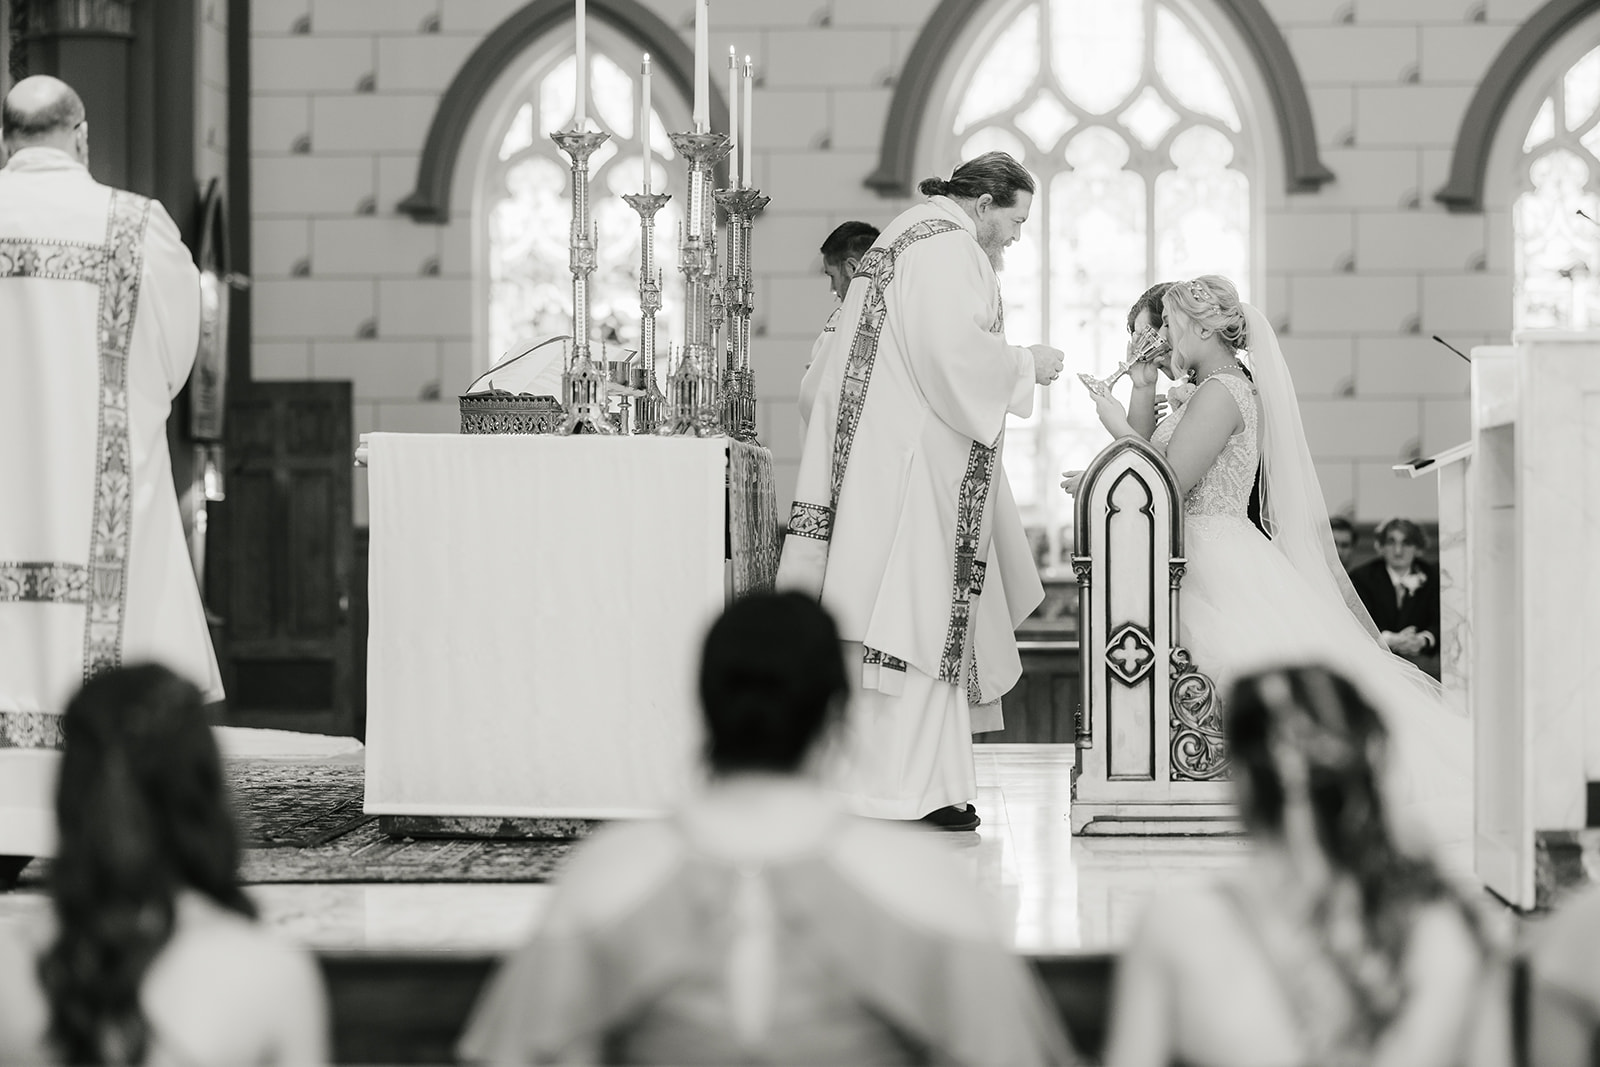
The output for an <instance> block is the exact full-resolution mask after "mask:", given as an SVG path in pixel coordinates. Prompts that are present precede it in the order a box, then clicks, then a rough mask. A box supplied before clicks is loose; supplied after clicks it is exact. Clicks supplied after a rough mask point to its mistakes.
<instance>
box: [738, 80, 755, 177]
mask: <svg viewBox="0 0 1600 1067" xmlns="http://www.w3.org/2000/svg"><path fill="white" fill-rule="evenodd" d="M755 91H756V65H755V64H754V63H752V62H751V61H750V57H749V56H745V57H744V108H743V118H744V136H743V137H741V138H740V139H739V146H740V147H741V148H742V149H743V150H744V168H743V170H742V171H741V172H740V173H741V174H743V176H744V187H745V188H747V189H749V188H754V186H755V184H756V171H755V140H754V138H753V137H751V131H752V130H754V129H755V123H754V122H753V121H752V116H754V115H755Z"/></svg>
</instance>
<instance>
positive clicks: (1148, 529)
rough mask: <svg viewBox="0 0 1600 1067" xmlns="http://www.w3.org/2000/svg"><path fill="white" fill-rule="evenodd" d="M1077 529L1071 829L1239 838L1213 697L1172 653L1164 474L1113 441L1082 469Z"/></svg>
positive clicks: (1172, 530) (1168, 477) (1127, 440)
mask: <svg viewBox="0 0 1600 1067" xmlns="http://www.w3.org/2000/svg"><path fill="white" fill-rule="evenodd" d="M1076 524H1077V540H1076V546H1077V547H1076V554H1075V555H1074V556H1073V560H1072V566H1073V570H1074V571H1076V573H1077V577H1078V598H1079V605H1080V611H1081V613H1080V616H1079V618H1080V633H1079V638H1080V649H1081V650H1080V655H1081V656H1082V666H1083V689H1082V693H1083V702H1082V704H1081V705H1080V706H1079V708H1078V713H1077V743H1078V772H1077V775H1076V777H1075V780H1074V783H1073V799H1072V815H1071V819H1072V832H1073V833H1075V834H1130V835H1154V834H1215V833H1231V832H1235V831H1237V830H1238V829H1239V825H1238V822H1237V819H1236V816H1235V812H1234V806H1233V800H1232V794H1231V787H1230V786H1229V784H1228V782H1227V781H1226V778H1227V757H1226V754H1225V753H1224V752H1223V740H1222V719H1221V714H1220V712H1221V708H1220V694H1218V693H1217V691H1216V687H1215V686H1214V685H1213V684H1212V681H1211V679H1210V678H1208V677H1207V676H1206V675H1205V674H1203V673H1202V672H1201V671H1200V669H1199V667H1200V666H1203V665H1197V664H1195V663H1193V662H1191V660H1190V657H1189V653H1188V651H1187V650H1186V649H1184V648H1183V647H1181V646H1180V645H1179V644H1178V611H1179V603H1178V588H1179V586H1180V584H1181V583H1182V581H1183V574H1184V555H1183V507H1182V501H1181V500H1180V499H1179V496H1178V483H1177V479H1176V478H1175V477H1174V476H1173V473H1172V468H1171V467H1169V466H1168V465H1167V461H1166V459H1165V458H1163V457H1162V455H1161V454H1160V453H1159V452H1157V451H1156V450H1155V448H1154V447H1152V446H1151V445H1150V443H1149V442H1148V441H1145V440H1144V439H1143V438H1139V437H1124V438H1120V439H1118V440H1117V441H1114V442H1113V443H1112V444H1111V445H1109V446H1108V447H1107V448H1106V449H1105V450H1104V451H1102V452H1101V453H1100V454H1099V455H1098V456H1096V457H1095V459H1094V462H1093V463H1091V464H1090V465H1089V469H1088V470H1087V471H1085V472H1084V475H1083V481H1082V483H1081V484H1080V485H1079V487H1078V495H1077V516H1076Z"/></svg>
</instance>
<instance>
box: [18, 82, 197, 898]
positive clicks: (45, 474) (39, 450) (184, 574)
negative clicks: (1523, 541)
mask: <svg viewBox="0 0 1600 1067" xmlns="http://www.w3.org/2000/svg"><path fill="white" fill-rule="evenodd" d="M0 123H3V127H4V130H3V133H4V139H5V145H6V148H7V150H8V152H9V158H8V160H7V162H6V165H5V168H4V169H3V170H0V337H3V341H0V380H3V381H4V382H5V383H6V387H5V388H4V389H3V390H0V855H11V856H26V855H39V854H49V852H50V851H51V849H52V847H53V830H52V829H51V797H50V789H51V786H52V783H53V779H54V774H55V765H56V753H55V752H54V751H53V750H54V749H55V748H56V747H57V746H59V744H60V737H61V734H60V718H59V716H60V714H61V712H62V711H63V710H64V708H65V706H66V702H67V700H68V698H69V697H71V696H72V694H73V692H74V691H75V690H76V688H77V687H78V686H79V685H81V684H82V683H83V681H84V680H85V679H87V678H88V677H90V676H91V675H93V674H95V673H96V672H98V671H101V670H104V669H106V668H108V667H115V666H117V665H119V664H122V663H131V662H135V661H139V660H158V661H160V662H162V663H164V664H166V665H167V666H168V667H170V668H172V669H173V670H176V671H178V672H179V673H181V674H183V675H185V676H187V677H188V678H189V679H190V680H191V681H193V682H194V683H195V684H196V685H198V686H199V687H200V689H201V691H202V692H203V693H204V694H205V697H206V699H207V700H220V699H221V698H222V681H221V676H220V675H219V673H218V671H217V661H216V656H215V654H214V652H213V650H212V647H211V638H210V635H209V633H208V631H207V629H206V620H205V613H204V610H203V608H202V606H201V602H200V594H199V590H198V588H197V587H196V584H195V577H194V571H193V569H192V567H191V565H190V562H189V555H188V551H187V549H186V547H185V543H184V537H183V527H182V521H181V519H180V518H179V512H178V501H177V494H176V492H175V490H174V488H173V481H172V463H171V457H170V456H169V454H168V451H167V437H166V424H167V416H168V413H169V412H170V410H171V405H172V398H173V397H174V396H176V395H177V393H178V390H179V389H181V388H182V387H183V383H184V381H185V380H186V379H187V378H188V376H189V369H190V366H191V365H192V363H193V361H194V357H195V349H196V346H197V344H198V339H199V329H200V288H199V275H198V273H197V271H196V269H195V266H194V263H193V261H192V259H191V257H190V255H189V252H188V250H187V249H186V248H184V246H183V242H182V241H181V239H180V238H179V235H178V228H177V227H176V226H175V225H174V224H173V222H172V219H171V218H170V217H168V215H167V213H166V211H164V210H163V209H162V208H161V205H159V204H157V203H155V202H154V201H152V200H148V199H146V198H145V197H142V196H135V195H133V194H131V193H127V192H124V191H122V190H118V189H112V188H110V187H108V186H105V185H101V184H100V183H98V182H96V181H95V180H94V179H93V178H92V177H90V175H89V171H88V168H87V166H86V162H87V160H88V123H87V121H86V118H85V115H84V109H83V103H82V101H81V100H80V99H79V98H78V95H77V94H76V93H75V92H73V90H72V89H71V88H70V87H69V86H67V85H66V84H65V83H63V82H60V81H58V80H56V79H54V78H49V77H31V78H25V79H23V80H22V81H20V82H18V83H17V84H16V86H14V87H13V88H12V90H11V92H10V93H9V94H8V95H7V96H6V99H5V106H4V111H3V114H0ZM4 866H5V864H4V863H3V862H0V868H3V867H4ZM5 873H6V872H5V870H3V869H0V880H3V878H4V875H5Z"/></svg>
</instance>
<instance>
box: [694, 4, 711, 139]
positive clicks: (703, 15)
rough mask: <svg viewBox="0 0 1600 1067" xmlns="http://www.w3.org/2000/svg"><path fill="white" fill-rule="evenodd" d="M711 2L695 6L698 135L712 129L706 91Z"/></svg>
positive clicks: (709, 65) (695, 99) (708, 73)
mask: <svg viewBox="0 0 1600 1067" xmlns="http://www.w3.org/2000/svg"><path fill="white" fill-rule="evenodd" d="M710 67H711V0H697V2H696V3H695V5H694V128H695V132H696V133H705V132H706V131H708V130H710V129H711V103H710V101H708V100H707V99H706V90H707V89H708V88H709V87H710V81H711V70H710Z"/></svg>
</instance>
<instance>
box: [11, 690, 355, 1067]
mask: <svg viewBox="0 0 1600 1067" xmlns="http://www.w3.org/2000/svg"><path fill="white" fill-rule="evenodd" d="M62 733H63V737H64V745H63V751H62V756H61V776H60V779H59V784H58V788H57V797H56V811H57V822H58V830H59V841H60V844H59V851H58V854H57V857H56V859H55V862H54V865H53V867H52V868H51V872H50V881H51V887H50V894H51V899H52V902H53V904H54V916H53V919H54V921H53V923H51V924H48V925H49V926H50V927H51V928H50V929H48V930H36V931H28V932H27V933H28V934H32V935H34V936H23V937H20V938H11V939H6V938H0V1063H15V1062H28V1063H34V1062H63V1063H73V1064H100V1063H104V1064H141V1063H148V1064H191V1065H193V1064H216V1063H283V1064H291V1063H292V1064H299V1063H308V1064H318V1063H324V1062H326V1060H327V1038H326V1029H327V1025H326V1008H325V1006H324V1002H323V995H322V987H321V981H320V978H319V977H318V975H317V972H316V969H315V964H314V963H313V962H312V961H311V960H310V958H309V956H308V955H307V954H305V953H304V952H302V951H300V950H298V949H295V948H291V947H290V946H288V945H286V944H283V943H280V942H279V941H278V940H277V939H276V938H275V937H272V936H271V935H269V934H267V933H266V932H264V931H263V930H261V928H260V927H259V926H257V925H256V923H255V922H254V915H255V909H254V907H253V906H252V904H251V903H250V901H249V900H248V899H247V898H246V897H245V895H244V892H243V891H242V890H241V889H240V887H239V881H238V874H237V866H238V859H239V843H238V835H237V833H236V832H235V829H234V825H233V821H232V818H231V816H230V814H229V809H228V804H227V797H226V792H225V781H224V778H223V773H222V761H221V758H220V756H219V755H218V752H217V746H216V742H215V741H214V740H213V738H212V736H211V729H210V727H209V725H208V724H207V722H206V717H205V713H204V711H203V710H202V704H201V695H200V691H199V690H198V689H197V688H196V687H195V686H193V685H192V684H190V683H189V682H187V681H185V680H183V679H181V678H179V677H178V676H177V675H176V674H174V673H173V672H171V671H169V670H167V669H166V668H165V667H159V666H137V667H126V668H117V669H114V670H110V671H107V672H105V673H102V674H99V675H97V676H95V677H94V678H93V679H91V680H90V681H89V682H87V683H85V685H84V686H83V688H82V689H81V690H80V691H79V692H78V694H77V695H76V696H74V697H73V699H72V701H71V702H70V703H69V704H68V705H67V710H66V715H65V716H64V718H63V721H62Z"/></svg>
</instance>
